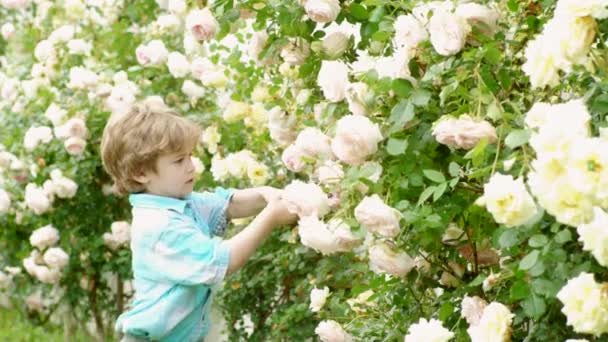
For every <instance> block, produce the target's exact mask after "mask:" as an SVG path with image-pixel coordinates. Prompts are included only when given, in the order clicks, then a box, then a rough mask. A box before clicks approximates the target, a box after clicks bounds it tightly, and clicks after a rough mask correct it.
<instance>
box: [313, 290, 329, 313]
mask: <svg viewBox="0 0 608 342" xmlns="http://www.w3.org/2000/svg"><path fill="white" fill-rule="evenodd" d="M327 297H329V288H328V287H327V286H325V287H324V288H323V289H322V290H321V289H317V288H316V287H315V288H314V289H312V290H311V291H310V310H311V311H312V312H319V311H321V308H323V305H325V302H326V301H327Z"/></svg>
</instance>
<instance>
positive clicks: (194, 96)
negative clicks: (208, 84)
mask: <svg viewBox="0 0 608 342" xmlns="http://www.w3.org/2000/svg"><path fill="white" fill-rule="evenodd" d="M182 92H183V93H184V94H186V96H188V98H189V99H190V101H192V102H195V101H196V100H198V99H200V98H201V97H203V96H205V88H203V87H201V86H199V85H198V84H196V83H194V82H192V81H191V80H185V81H184V84H183V85H182Z"/></svg>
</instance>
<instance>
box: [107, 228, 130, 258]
mask: <svg viewBox="0 0 608 342" xmlns="http://www.w3.org/2000/svg"><path fill="white" fill-rule="evenodd" d="M129 241H131V225H129V223H128V222H126V221H116V222H113V223H112V226H111V233H104V234H103V242H104V244H105V245H106V246H108V248H110V249H111V250H113V251H115V250H117V249H119V248H120V247H123V246H128V244H129Z"/></svg>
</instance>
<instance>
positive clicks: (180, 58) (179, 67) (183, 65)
mask: <svg viewBox="0 0 608 342" xmlns="http://www.w3.org/2000/svg"><path fill="white" fill-rule="evenodd" d="M167 67H168V68H169V72H170V73H171V75H172V76H173V77H175V78H180V77H186V75H188V73H189V72H190V62H188V59H187V58H186V56H184V55H182V54H181V53H179V52H171V53H170V54H169V57H168V58H167Z"/></svg>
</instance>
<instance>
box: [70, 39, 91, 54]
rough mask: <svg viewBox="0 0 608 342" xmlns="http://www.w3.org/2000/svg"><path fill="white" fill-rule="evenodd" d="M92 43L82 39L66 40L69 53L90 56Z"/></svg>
mask: <svg viewBox="0 0 608 342" xmlns="http://www.w3.org/2000/svg"><path fill="white" fill-rule="evenodd" d="M92 49H93V44H91V43H89V42H87V41H85V40H84V39H72V40H70V41H69V42H68V51H69V53H70V54H71V55H85V56H90V55H91V50H92Z"/></svg>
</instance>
